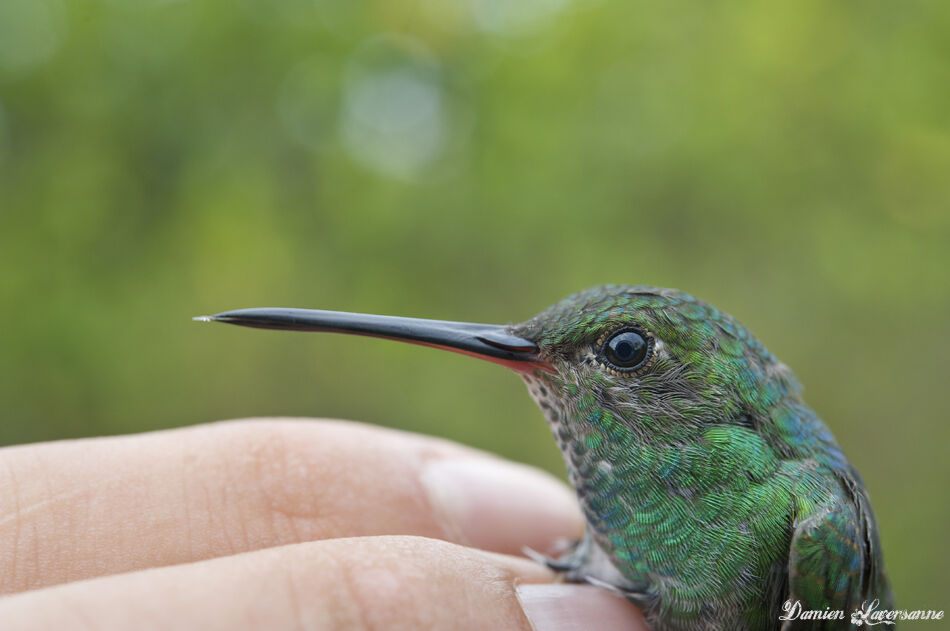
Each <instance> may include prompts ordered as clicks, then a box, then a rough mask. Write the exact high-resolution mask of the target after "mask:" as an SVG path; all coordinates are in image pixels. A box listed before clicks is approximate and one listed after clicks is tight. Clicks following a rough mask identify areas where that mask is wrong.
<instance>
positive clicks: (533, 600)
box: [515, 584, 648, 631]
mask: <svg viewBox="0 0 950 631" xmlns="http://www.w3.org/2000/svg"><path fill="white" fill-rule="evenodd" d="M515 592H516V593H517V594H518V600H520V601H521V608H522V609H523V610H524V613H525V616H527V617H528V620H529V621H530V622H531V628H532V629H534V631H581V630H582V629H599V630H600V631H615V630H616V631H621V630H622V631H637V630H639V629H642V630H643V631H648V627H647V623H646V621H645V620H644V619H643V614H642V613H640V610H639V609H637V607H636V606H635V605H634V604H633V603H631V602H630V601H629V600H627V599H625V598H622V597H620V596H618V595H616V594H612V593H610V592H609V591H607V590H605V589H602V588H600V587H593V586H591V585H571V584H554V585H551V584H542V585H519V586H518V587H516V588H515Z"/></svg>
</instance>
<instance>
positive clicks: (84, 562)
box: [0, 420, 581, 593]
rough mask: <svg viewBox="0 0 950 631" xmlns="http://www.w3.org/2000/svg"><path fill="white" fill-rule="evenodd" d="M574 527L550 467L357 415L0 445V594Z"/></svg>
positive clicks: (567, 533) (560, 532)
mask: <svg viewBox="0 0 950 631" xmlns="http://www.w3.org/2000/svg"><path fill="white" fill-rule="evenodd" d="M4 472H6V475H4ZM580 524H581V521H580V516H579V514H578V509H577V508H576V503H575V501H574V499H573V495H572V494H571V493H570V491H569V490H567V489H566V487H565V486H564V485H563V484H561V483H560V482H558V481H557V480H555V479H554V478H552V477H551V476H548V475H547V474H543V473H541V472H539V471H536V470H534V469H530V468H528V467H525V466H521V465H515V464H512V463H506V462H504V461H502V460H500V459H497V458H493V457H489V456H487V455H486V454H484V453H480V452H477V451H475V450H472V449H468V448H464V447H461V446H459V445H454V444H452V443H449V442H447V441H442V440H437V439H433V438H428V437H424V436H416V435H412V434H407V433H403V432H397V431H393V430H385V429H381V428H378V427H371V426H367V425H362V424H358V423H346V422H340V421H337V422H331V421H288V420H283V421H278V420H265V421H261V420H258V421H244V422H229V423H219V424H214V425H208V426H199V427H195V428H190V429H185V430H176V431H168V432H157V433H153V434H143V435H139V436H129V437H119V438H107V439H94V440H81V441H65V442H60V443H49V444H40V445H27V446H22V447H14V448H7V449H2V450H0V559H2V563H0V593H9V592H16V591H22V590H26V589H34V588H37V587H41V586H46V585H52V584H56V583H62V582H67V581H73V580H78V579H83V578H88V577H93V576H100V575H104V574H112V573H118V572H126V571H131V570H136V569H142V568H148V567H155V566H162V565H170V564H175V563H186V562H191V561H195V560H200V559H207V558H213V557H218V556H225V555H231V554H235V553H240V552H246V551H249V550H256V549H260V548H266V547H271V546H277V545H283V544H287V543H297V542H301V541H313V540H318V539H328V538H336V537H346V536H363V535H381V534H408V535H422V536H428V537H436V538H443V539H448V540H451V541H456V542H459V543H465V544H467V545H472V546H475V547H482V548H486V549H491V550H495V551H499V552H506V553H517V552H518V551H520V550H521V548H522V546H528V547H533V548H536V549H539V550H545V549H547V548H549V547H550V545H551V543H552V541H553V540H555V539H556V538H558V537H571V536H573V537H576V536H578V535H579V534H580V529H581V525H580Z"/></svg>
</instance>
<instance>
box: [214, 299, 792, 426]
mask: <svg viewBox="0 0 950 631" xmlns="http://www.w3.org/2000/svg"><path fill="white" fill-rule="evenodd" d="M196 319H198V320H205V321H215V322H226V323H230V324H237V325H242V326H250V327H256V328H265V329H282V330H293V331H318V332H319V331H323V332H335V333H349V334H355V335H367V336H372V337H381V338H386V339H392V340H399V341H403V342H410V343H414V344H421V345H424V346H432V347H436V348H441V349H444V350H450V351H454V352H457V353H463V354H465V355H470V356H473V357H478V358H480V359H485V360H488V361H492V362H495V363H498V364H502V365H504V366H506V367H508V368H511V369H513V370H515V371H516V372H518V373H519V374H521V375H522V377H523V378H524V379H525V381H526V382H527V384H528V387H529V389H530V391H531V393H532V395H533V396H534V398H535V400H536V401H537V402H538V404H539V405H540V406H541V408H542V409H543V410H544V412H545V413H546V415H547V417H548V420H549V421H551V423H552V425H555V426H556V427H560V428H561V429H562V430H563V431H564V432H567V431H568V428H569V427H570V425H571V423H565V422H564V421H567V420H568V419H573V420H574V421H576V423H575V424H578V423H580V424H582V423H583V422H585V419H588V418H589V416H590V415H591V414H609V415H611V416H613V417H615V418H617V419H618V420H621V421H622V425H623V426H624V427H626V428H627V429H626V430H625V431H632V432H634V433H636V434H639V435H642V436H645V435H647V434H656V435H660V436H661V437H664V438H674V439H675V438H677V437H679V438H680V439H684V438H685V437H688V436H689V435H690V432H689V431H688V430H689V428H693V429H695V430H697V431H702V430H703V428H704V427H708V425H710V424H712V423H716V424H723V423H734V424H739V425H744V426H746V427H749V428H750V429H756V428H757V423H760V422H761V421H763V420H764V415H767V414H768V413H769V410H770V408H771V406H772V405H773V404H775V403H776V402H777V401H779V400H781V399H782V398H783V397H785V396H786V394H788V393H793V392H797V391H798V389H799V386H798V384H797V382H796V381H795V378H794V376H793V375H792V373H791V371H789V370H788V368H786V367H785V366H784V365H783V364H781V363H780V362H778V361H777V360H776V359H775V357H773V356H772V354H771V353H769V352H768V350H766V349H765V347H763V346H762V345H761V344H760V343H759V342H758V340H756V339H755V338H754V337H753V336H752V335H751V334H750V333H749V332H748V331H747V330H746V329H745V328H744V327H743V326H742V325H740V324H739V323H738V322H736V321H735V320H734V319H733V318H732V317H730V316H729V315H727V314H725V313H722V312H720V311H718V310H717V309H715V308H714V307H712V306H711V305H708V304H706V303H704V302H702V301H699V300H697V299H695V298H693V297H692V296H690V295H689V294H686V293H683V292H680V291H677V290H674V289H657V288H653V287H642V286H626V285H605V286H601V287H592V288H590V289H587V290H585V291H582V292H580V293H577V294H574V295H573V296H570V297H568V298H565V299H564V300H562V301H560V302H558V303H556V304H554V305H553V306H551V307H550V308H548V309H546V310H545V311H543V312H541V313H540V314H538V315H537V316H535V317H533V318H531V319H530V320H528V321H527V322H524V323H522V324H518V325H514V326H501V325H492V324H477V323H469V322H449V321H443V320H424V319H419V318H405V317H396V316H381V315H372V314H361V313H344V312H338V311H318V310H311V309H283V308H280V309H273V308H259V309H239V310H236V311H227V312H224V313H219V314H217V315H213V316H202V317H200V318H196ZM561 439H562V443H563V442H568V440H569V439H568V438H566V437H563V436H562V437H561Z"/></svg>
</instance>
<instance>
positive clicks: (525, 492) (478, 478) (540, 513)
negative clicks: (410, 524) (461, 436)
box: [422, 458, 583, 554]
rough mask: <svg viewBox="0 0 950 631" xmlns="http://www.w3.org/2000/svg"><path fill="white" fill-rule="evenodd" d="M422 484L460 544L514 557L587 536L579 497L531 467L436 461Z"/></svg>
mask: <svg viewBox="0 0 950 631" xmlns="http://www.w3.org/2000/svg"><path fill="white" fill-rule="evenodd" d="M422 483H423V485H424V486H425V487H426V489H427V491H428V493H429V500H430V501H431V502H432V506H433V508H434V509H435V512H436V514H437V515H438V516H439V518H440V519H441V521H442V526H443V528H444V530H445V531H446V534H447V535H448V536H449V537H450V538H452V539H454V540H456V541H458V542H460V543H464V544H467V545H470V546H474V547H477V548H482V549H484V550H492V551H495V552H504V553H508V554H520V552H521V550H522V549H523V548H524V547H526V546H527V547H529V548H533V549H535V550H539V551H542V552H543V551H545V550H548V549H550V548H551V546H552V545H553V544H554V543H555V542H556V541H557V540H559V539H564V538H573V539H576V538H578V537H579V536H580V534H581V532H582V527H583V526H582V524H583V522H582V518H581V515H580V510H579V509H578V507H577V500H576V499H575V497H574V493H573V492H572V491H571V490H570V489H568V488H567V486H566V485H565V484H564V483H562V482H560V481H559V480H557V479H556V478H554V477H553V476H551V475H549V474H547V473H544V472H542V471H539V470H537V469H533V468H531V467H528V466H525V465H519V464H514V463H510V462H505V461H503V460H494V459H490V458H473V459H469V460H435V461H431V462H429V463H428V464H427V465H426V468H425V469H424V470H423V472H422Z"/></svg>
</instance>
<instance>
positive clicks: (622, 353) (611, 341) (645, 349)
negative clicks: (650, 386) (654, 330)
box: [601, 329, 651, 372]
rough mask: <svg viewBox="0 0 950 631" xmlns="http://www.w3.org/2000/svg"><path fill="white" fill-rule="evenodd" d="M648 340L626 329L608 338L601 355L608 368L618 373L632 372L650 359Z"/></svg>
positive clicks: (639, 333) (638, 333) (641, 334)
mask: <svg viewBox="0 0 950 631" xmlns="http://www.w3.org/2000/svg"><path fill="white" fill-rule="evenodd" d="M650 346H651V344H650V338H648V337H647V336H646V335H644V334H643V333H641V332H640V331H634V330H630V329H626V330H623V331H618V332H617V333H614V334H613V335H611V336H610V338H608V339H607V341H606V342H605V343H604V346H603V349H602V350H601V353H602V354H603V356H604V359H606V360H607V362H608V363H609V364H610V367H611V368H613V369H615V370H619V371H620V372H633V371H634V370H636V369H637V368H640V367H641V366H643V365H644V364H645V363H646V362H647V360H648V359H649V357H650Z"/></svg>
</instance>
